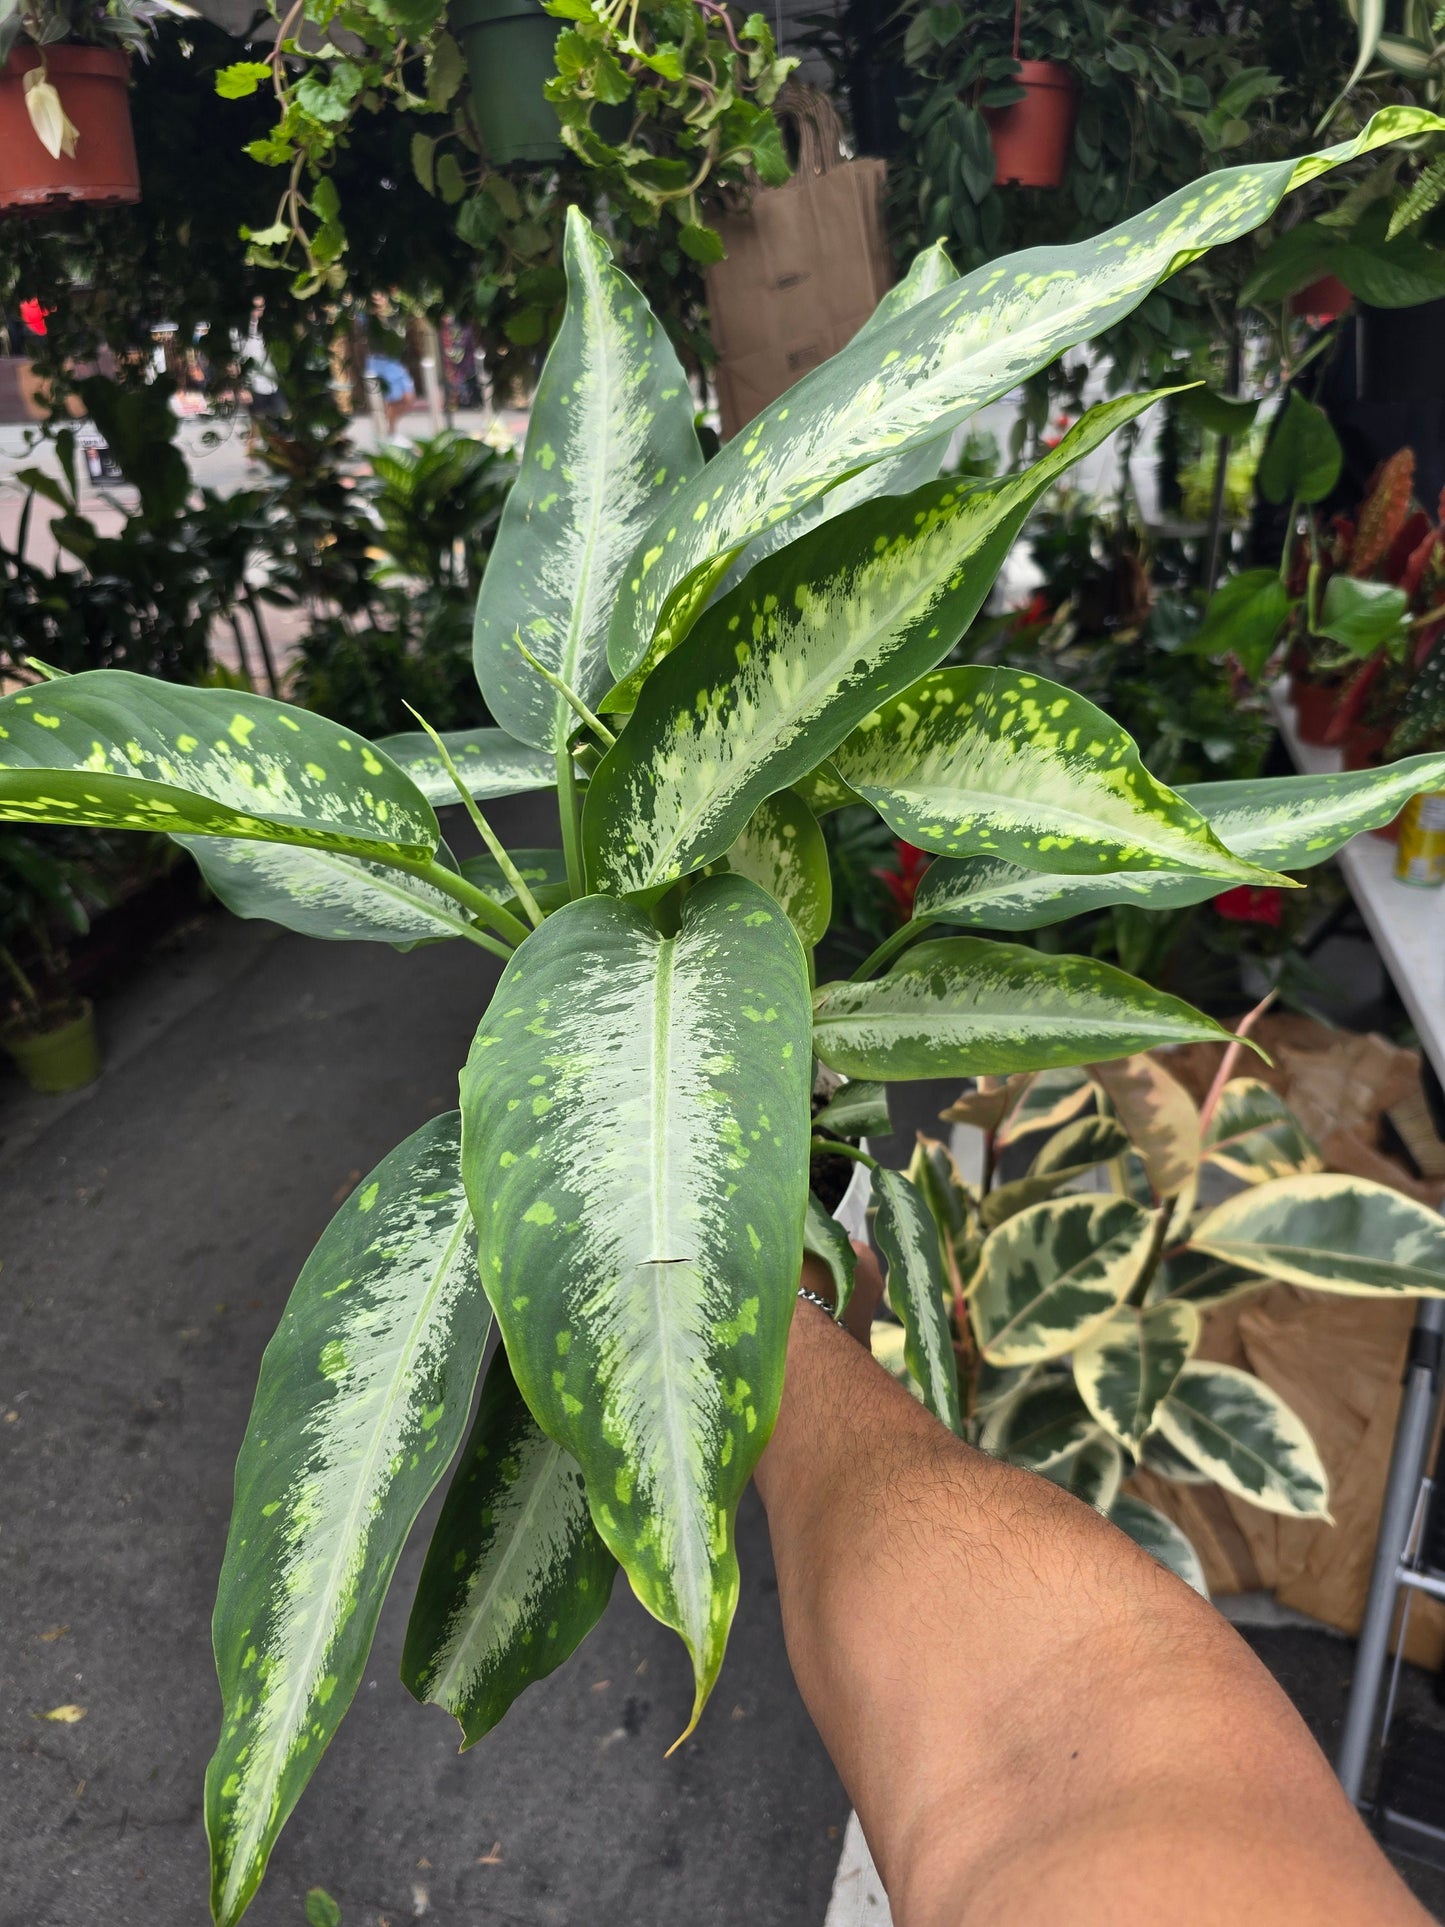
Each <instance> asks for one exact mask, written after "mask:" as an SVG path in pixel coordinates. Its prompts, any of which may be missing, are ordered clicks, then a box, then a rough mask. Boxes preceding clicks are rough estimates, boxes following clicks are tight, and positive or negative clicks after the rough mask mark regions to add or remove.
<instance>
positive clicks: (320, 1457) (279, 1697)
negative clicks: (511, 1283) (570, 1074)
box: [206, 1112, 491, 1927]
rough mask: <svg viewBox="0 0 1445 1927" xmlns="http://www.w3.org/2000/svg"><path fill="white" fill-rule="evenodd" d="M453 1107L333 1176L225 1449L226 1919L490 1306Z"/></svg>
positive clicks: (365, 1611)
mask: <svg viewBox="0 0 1445 1927" xmlns="http://www.w3.org/2000/svg"><path fill="white" fill-rule="evenodd" d="M458 1132H459V1119H458V1117H457V1114H456V1113H455V1112H451V1113H450V1114H449V1115H447V1116H446V1117H439V1118H436V1119H434V1120H433V1122H432V1123H430V1124H427V1125H425V1126H423V1128H422V1129H421V1130H420V1131H418V1132H416V1133H415V1135H414V1136H412V1137H409V1138H408V1139H407V1140H406V1142H405V1143H404V1144H402V1145H400V1146H399V1147H398V1148H397V1149H396V1150H395V1151H393V1152H392V1153H391V1155H390V1156H389V1157H388V1158H385V1159H384V1160H383V1161H382V1163H381V1164H379V1165H378V1166H377V1168H376V1169H375V1170H374V1171H373V1172H372V1173H371V1175H370V1177H368V1178H367V1179H366V1180H365V1182H364V1183H362V1184H361V1185H360V1186H358V1188H357V1189H356V1190H355V1191H353V1192H352V1194H351V1196H350V1197H349V1198H348V1199H347V1201H346V1203H345V1204H344V1205H342V1207H341V1209H340V1210H339V1211H338V1212H337V1214H336V1216H335V1217H334V1218H333V1219H332V1221H331V1223H330V1224H329V1225H328V1226H327V1228H326V1230H325V1231H324V1232H323V1234H322V1237H321V1242H320V1243H319V1244H318V1245H317V1247H316V1249H315V1251H313V1252H312V1254H311V1256H310V1258H308V1259H307V1261H306V1265H305V1268H304V1270H303V1271H302V1273H301V1276H300V1278H299V1280H298V1281H297V1284H296V1289H295V1290H294V1291H293V1292H292V1294H291V1301H290V1303H289V1304H288V1305H287V1307H286V1312H285V1315H284V1317H283V1318H282V1320H281V1324H280V1327H279V1329H278V1330H277V1333H276V1336H275V1337H274V1338H273V1339H272V1340H271V1343H270V1344H269V1345H268V1346H267V1348H266V1356H265V1358H264V1359H263V1360H262V1364H261V1381H260V1384H259V1385H258V1387H257V1389H256V1402H255V1405H254V1407H253V1408H252V1412H251V1421H250V1424H249V1425H248V1427H247V1429H246V1437H245V1441H244V1443H243V1444H242V1446H241V1456H240V1458H239V1460H238V1461H237V1464H236V1502H235V1508H234V1510H233V1512H232V1515H231V1531H230V1537H229V1538H228V1540H227V1542H226V1559H225V1564H224V1565H223V1567H222V1569H221V1583H220V1591H219V1595H218V1597H217V1600H216V1618H215V1646H216V1669H217V1672H218V1673H219V1675H220V1681H221V1694H222V1698H223V1700H224V1718H223V1724H222V1729H221V1737H220V1740H219V1742H218V1744H217V1747H216V1753H215V1757H214V1758H213V1759H212V1761H211V1764H210V1767H209V1769H208V1771H207V1774H206V1831H207V1833H208V1834H209V1836H210V1841H211V1869H212V1896H211V1905H212V1909H213V1911H214V1913H215V1917H216V1920H217V1922H218V1924H219V1927H230V1923H232V1922H234V1921H236V1920H239V1919H240V1917H241V1914H242V1913H243V1912H244V1911H245V1908H246V1904H247V1902H248V1901H249V1900H250V1898H251V1896H252V1894H254V1893H255V1891H256V1888H257V1886H258V1885H259V1883H260V1880H261V1876H262V1874H263V1873H264V1871H265V1867H266V1860H267V1856H268V1855H269V1854H270V1851H271V1848H272V1846H273V1844H274V1842H275V1839H276V1836H277V1834H278V1833H279V1832H280V1831H281V1828H282V1826H283V1825H284V1824H285V1821H286V1818H287V1816H288V1814H289V1813H290V1812H291V1809H292V1808H293V1807H294V1806H295V1804H296V1801H297V1799H298V1798H299V1796H300V1794H301V1791H302V1788H303V1787H304V1786H305V1785H306V1782H307V1780H308V1779H309V1778H310V1777H311V1774H312V1772H313V1770H314V1768H315V1766H316V1763H317V1761H318V1760H319V1759H320V1758H321V1755H322V1752H323V1751H324V1749H325V1747H326V1744H327V1742H328V1741H329V1740H330V1738H331V1736H332V1734H333V1733H334V1732H335V1731H336V1728H337V1726H338V1725H339V1724H340V1722H341V1717H342V1715H343V1714H344V1713H345V1711H346V1709H347V1707H348V1706H349V1705H350V1704H351V1697H352V1695H353V1693H354V1692H355V1691H356V1688H357V1685H358V1683H359V1681H360V1679H361V1674H362V1669H363V1667H364V1666H365V1664H366V1657H367V1653H368V1651H369V1650H370V1646H371V1637H372V1633H373V1632H374V1630H375V1628H376V1619H377V1614H378V1613H379V1612H380V1610H381V1602H382V1599H383V1598H384V1597H385V1594H386V1589H387V1586H388V1584H389V1583H390V1580H391V1575H392V1572H393V1570H394V1569H395V1566H396V1561H397V1556H398V1554H399V1553H400V1551H401V1548H402V1545H403V1543H404V1541H405V1539H406V1535H407V1533H408V1532H409V1531H410V1529H411V1524H412V1521H413V1520H414V1519H415V1518H416V1515H417V1513H418V1512H419V1511H420V1510H421V1508H422V1506H423V1505H424V1504H425V1502H426V1499H427V1497H428V1495H429V1494H430V1492H431V1491H432V1488H433V1487H434V1486H435V1485H436V1483H437V1481H438V1479H440V1477H441V1476H442V1474H443V1473H444V1472H445V1471H446V1468H447V1464H448V1462H449V1460H450V1459H451V1456H452V1454H453V1453H454V1452H455V1450H456V1448H457V1445H458V1443H459V1441H460V1439H461V1436H462V1432H463V1430H464V1429H465V1427H466V1422H467V1411H468V1408H469V1406H470V1404H471V1397H472V1387H473V1385H474V1384H475V1382H476V1376H477V1367H478V1365H479V1364H480V1362H481V1356H482V1346H483V1344H484V1343H485V1341H486V1336H487V1331H488V1328H489V1326H490V1324H491V1312H490V1309H489V1307H488V1305H487V1300H486V1297H485V1294H484V1293H483V1291H482V1289H481V1284H480V1280H479V1279H478V1276H477V1261H476V1251H475V1237H474V1233H473V1230H472V1219H471V1213H470V1212H469V1210H468V1209H467V1202H466V1198H465V1196H464V1194H463V1190H462V1182H461V1173H460V1170H459V1166H458Z"/></svg>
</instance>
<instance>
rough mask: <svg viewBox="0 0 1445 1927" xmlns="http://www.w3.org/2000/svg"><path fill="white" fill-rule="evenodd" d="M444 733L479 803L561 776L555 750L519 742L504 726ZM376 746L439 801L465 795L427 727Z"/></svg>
mask: <svg viewBox="0 0 1445 1927" xmlns="http://www.w3.org/2000/svg"><path fill="white" fill-rule="evenodd" d="M441 739H442V741H443V742H444V743H445V744H446V750H447V754H448V756H450V757H451V759H452V762H453V763H454V764H455V765H456V771H457V775H458V776H460V777H461V779H462V781H463V783H465V784H466V787H467V793H468V794H469V795H470V796H473V797H475V798H476V800H477V801H478V802H479V803H485V802H487V801H489V800H490V799H491V798H493V797H497V796H520V795H522V794H523V793H524V792H525V791H527V790H549V789H551V788H552V786H553V785H554V784H555V783H556V781H557V763H556V759H555V757H553V756H552V754H551V753H550V752H549V751H547V750H540V749H534V748H533V746H532V745H531V744H530V743H519V742H518V741H517V739H516V737H515V736H509V735H508V734H507V732H506V730H504V729H449V730H443V731H441ZM375 747H376V748H377V749H379V750H381V751H382V752H383V753H384V754H385V755H387V756H389V757H390V758H391V759H392V761H393V762H394V763H395V764H396V765H397V766H398V768H400V769H404V770H405V771H406V773H407V775H408V776H409V777H410V778H411V780H412V782H413V783H415V784H416V786H417V788H418V789H419V790H420V791H421V793H422V795H423V796H424V797H425V798H426V800H427V801H428V802H429V803H431V804H432V805H433V806H435V807H437V808H440V807H442V806H443V805H445V804H448V803H459V802H460V801H461V798H460V797H459V796H458V795H457V786H456V784H455V783H454V782H453V781H452V779H451V775H450V772H449V771H448V769H447V767H446V764H445V763H443V761H442V759H441V754H440V752H439V751H438V749H437V746H436V744H435V743H434V742H433V741H432V739H431V737H430V736H428V735H427V734H426V732H425V731H424V730H420V729H416V730H409V731H407V732H406V733H405V734H404V735H401V736H383V737H382V738H381V739H380V741H379V742H377V744H376V745H375Z"/></svg>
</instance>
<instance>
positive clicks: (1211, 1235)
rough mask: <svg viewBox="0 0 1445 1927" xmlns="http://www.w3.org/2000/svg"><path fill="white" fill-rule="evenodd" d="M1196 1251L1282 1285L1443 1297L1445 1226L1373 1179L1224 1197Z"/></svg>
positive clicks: (1327, 1180)
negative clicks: (1279, 1280) (1275, 1280)
mask: <svg viewBox="0 0 1445 1927" xmlns="http://www.w3.org/2000/svg"><path fill="white" fill-rule="evenodd" d="M1189 1242H1190V1245H1191V1247H1192V1248H1193V1249H1194V1250H1195V1251H1203V1252H1207V1253H1208V1254H1209V1255H1210V1256H1211V1257H1214V1258H1221V1259H1223V1260H1224V1261H1225V1262H1226V1263H1227V1264H1231V1265H1239V1266H1240V1267H1242V1269H1244V1270H1245V1271H1257V1272H1261V1273H1263V1274H1264V1275H1265V1276H1266V1277H1270V1278H1282V1279H1284V1281H1285V1282H1286V1284H1291V1285H1308V1286H1311V1287H1312V1288H1313V1289H1314V1290H1316V1291H1339V1292H1345V1293H1347V1294H1353V1295H1369V1294H1372V1293H1375V1292H1422V1293H1424V1294H1426V1295H1427V1296H1429V1297H1432V1298H1436V1297H1440V1296H1445V1219H1442V1218H1441V1216H1440V1214H1439V1212H1437V1211H1431V1210H1430V1209H1428V1208H1427V1207H1426V1206H1425V1205H1423V1204H1417V1203H1416V1202H1415V1200H1414V1199H1413V1198H1407V1197H1404V1196H1402V1195H1401V1193H1400V1192H1398V1191H1392V1190H1391V1189H1390V1188H1389V1186H1388V1185H1384V1184H1374V1183H1372V1182H1371V1181H1370V1180H1369V1179H1368V1178H1349V1177H1337V1176H1335V1175H1334V1173H1332V1172H1317V1173H1314V1174H1312V1175H1310V1176H1307V1177H1302V1178H1276V1179H1275V1180H1274V1181H1273V1182H1272V1183H1269V1184H1259V1185H1256V1186H1255V1187H1254V1188H1253V1189H1252V1190H1249V1191H1241V1192H1240V1194H1239V1196H1238V1197H1234V1198H1229V1199H1226V1201H1225V1202H1224V1203H1223V1204H1221V1205H1217V1206H1216V1207H1215V1209H1214V1210H1213V1211H1211V1212H1210V1213H1209V1215H1208V1216H1207V1217H1205V1218H1204V1219H1202V1220H1201V1222H1200V1223H1198V1224H1197V1225H1196V1226H1195V1227H1194V1231H1193V1234H1192V1236H1191V1237H1190V1240H1189Z"/></svg>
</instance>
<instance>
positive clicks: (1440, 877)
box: [1395, 790, 1445, 889]
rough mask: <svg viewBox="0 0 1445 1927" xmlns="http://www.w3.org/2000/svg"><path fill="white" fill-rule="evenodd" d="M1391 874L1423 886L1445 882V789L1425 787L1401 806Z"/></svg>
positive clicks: (1429, 887) (1428, 886) (1406, 881)
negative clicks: (1393, 869) (1395, 851)
mask: <svg viewBox="0 0 1445 1927" xmlns="http://www.w3.org/2000/svg"><path fill="white" fill-rule="evenodd" d="M1395 875H1396V876H1397V877H1398V878H1399V879H1400V881H1401V882H1402V883H1415V884H1419V885H1421V886H1423V887H1424V888H1425V889H1433V888H1435V887H1436V886H1437V885H1439V884H1441V883H1445V790H1425V791H1424V792H1422V794H1421V795H1419V796H1412V797H1411V799H1410V801H1409V802H1408V803H1407V804H1406V805H1405V809H1404V813H1403V814H1402V815H1401V818H1400V846H1399V852H1398V854H1397V855H1396V857H1395Z"/></svg>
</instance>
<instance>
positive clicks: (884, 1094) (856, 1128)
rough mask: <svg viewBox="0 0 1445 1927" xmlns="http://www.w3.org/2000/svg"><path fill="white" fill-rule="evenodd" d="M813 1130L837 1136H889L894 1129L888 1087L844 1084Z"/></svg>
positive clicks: (883, 1085) (832, 1098)
mask: <svg viewBox="0 0 1445 1927" xmlns="http://www.w3.org/2000/svg"><path fill="white" fill-rule="evenodd" d="M813 1128H814V1130H816V1131H832V1132H833V1133H834V1135H835V1136H837V1137H851V1138H862V1137H887V1136H888V1135H889V1134H890V1133H891V1131H892V1129H893V1120H892V1118H891V1117H890V1116H889V1115H888V1087H887V1085H886V1084H869V1083H867V1082H862V1083H847V1084H844V1085H843V1086H842V1088H841V1089H840V1090H838V1091H835V1092H834V1094H833V1096H832V1097H830V1098H829V1100H828V1102H827V1103H826V1104H825V1105H824V1106H823V1108H822V1110H821V1111H819V1113H818V1115H817V1116H816V1117H815V1118H814V1119H813Z"/></svg>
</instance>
